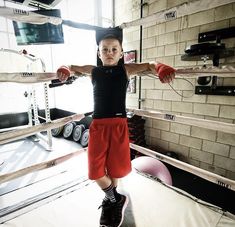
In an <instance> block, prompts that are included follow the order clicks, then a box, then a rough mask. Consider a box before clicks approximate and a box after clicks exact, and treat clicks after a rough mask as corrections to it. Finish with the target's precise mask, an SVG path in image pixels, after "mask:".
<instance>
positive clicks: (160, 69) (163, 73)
mask: <svg viewBox="0 0 235 227" xmlns="http://www.w3.org/2000/svg"><path fill="white" fill-rule="evenodd" d="M125 68H126V71H127V75H128V76H131V75H136V74H140V73H141V72H145V73H152V74H154V75H156V76H158V77H159V79H160V81H161V82H162V83H169V82H171V81H172V80H173V79H174V78H175V69H174V68H172V67H171V66H168V65H165V64H162V63H139V64H135V63H133V64H125ZM140 75H141V74H140Z"/></svg>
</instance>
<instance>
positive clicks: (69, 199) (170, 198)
mask: <svg viewBox="0 0 235 227" xmlns="http://www.w3.org/2000/svg"><path fill="white" fill-rule="evenodd" d="M201 71H203V72H204V73H205V72H210V73H211V71H213V72H214V73H215V71H216V74H217V75H219V76H224V77H226V76H228V77H233V75H234V72H235V69H234V68H233V67H223V68H220V69H218V68H213V67H212V68H209V69H208V71H207V70H206V69H205V68H201V69H200V68H196V69H192V68H188V69H178V70H177V71H176V78H177V77H178V78H182V77H186V76H187V75H188V76H190V77H195V76H197V75H198V73H200V72H201ZM190 72H193V73H190ZM23 75H24V74H23V73H7V74H5V73H1V77H0V78H1V80H2V81H1V82H6V81H11V82H13V81H14V82H16V83H22V81H24V82H23V83H45V81H47V82H49V81H51V79H52V78H53V79H54V78H56V75H55V74H53V73H28V74H27V77H25V76H23ZM128 111H129V112H131V113H132V115H138V116H141V117H145V118H146V117H147V118H152V119H161V120H164V121H174V122H178V123H182V124H187V125H194V126H198V127H201V128H209V129H211V130H219V131H222V132H226V133H231V134H235V126H234V124H228V123H224V122H218V121H212V120H204V119H198V118H197V119H196V118H192V117H183V116H178V115H171V114H167V113H161V112H156V111H148V110H141V109H128ZM88 114H90V113H80V114H79V113H78V114H74V115H72V116H69V117H64V118H61V119H57V120H52V121H50V122H45V123H41V124H39V125H33V126H28V127H26V128H23V129H15V130H12V131H6V132H2V133H1V134H0V146H2V147H4V146H6V147H7V146H10V147H11V146H14V144H16V143H19V141H22V140H23V139H24V138H26V137H28V136H29V135H33V134H35V133H38V132H40V131H48V130H51V129H53V128H58V127H60V126H61V125H65V124H66V123H68V122H72V121H74V120H80V119H82V118H83V117H84V116H86V115H88ZM53 139H55V138H53ZM55 144H57V142H56V143H55ZM130 147H131V148H132V149H134V150H136V151H138V152H140V153H142V154H144V155H146V156H148V157H152V158H154V159H155V160H158V161H161V162H162V163H167V164H170V165H172V166H175V167H177V168H179V169H183V170H185V171H187V172H190V173H193V174H195V175H196V176H199V177H201V178H204V179H206V180H208V181H210V182H213V183H215V184H219V185H220V186H222V187H225V188H227V189H229V190H232V191H234V190H235V181H233V180H231V179H227V178H225V177H222V176H219V175H217V174H214V173H211V172H208V171H206V170H202V169H200V168H198V167H195V166H192V165H190V164H187V163H185V162H182V161H180V160H176V159H174V158H171V157H169V156H166V155H164V154H161V153H158V152H156V151H152V150H150V149H148V148H145V147H141V146H138V145H136V144H130ZM50 153H51V152H50ZM52 153H54V152H52ZM55 153H56V152H55ZM86 155H87V150H86V148H79V149H75V150H74V151H72V152H71V151H70V152H69V151H66V152H64V153H63V155H61V153H60V155H58V154H55V156H52V157H50V158H47V159H46V160H44V161H40V162H38V163H31V164H30V165H28V166H25V167H23V168H18V169H17V170H14V171H9V170H8V171H7V172H4V168H3V169H2V171H1V175H0V183H1V184H0V185H1V187H2V188H1V190H3V191H4V187H6V188H7V187H9V185H11V184H12V185H14V184H15V182H18V183H19V182H26V183H25V184H23V186H22V185H21V186H20V187H18V188H14V190H9V191H7V192H5V193H3V194H2V195H1V196H0V198H1V201H2V203H1V206H0V223H1V224H0V226H6V227H7V226H24V227H27V226H31V225H32V223H37V224H36V225H37V226H45V227H47V226H48V227H49V226H57V227H59V226H64V225H67V226H71V227H73V226H95V225H96V224H97V223H98V221H99V215H100V211H99V210H97V208H98V206H99V203H100V201H101V200H102V198H103V193H102V191H100V190H98V188H97V186H96V184H95V183H94V182H92V181H90V180H88V178H87V172H86V169H87V168H86V164H85V163H86V162H87V161H86V159H87V156H86ZM134 160H135V159H134ZM78 163H80V165H79V164H78ZM78 166H80V167H81V166H82V169H81V168H79V169H78ZM39 173H40V174H39ZM32 176H34V177H32ZM35 176H36V177H35ZM27 178H30V179H31V181H29V182H27V180H26V179H27ZM32 179H33V180H32ZM1 190H0V191H1ZM120 190H122V191H123V193H125V194H128V195H129V197H130V201H131V202H130V204H129V205H128V207H127V211H126V213H125V220H124V223H123V225H122V226H139V227H144V226H146V227H148V226H169V227H170V226H172V227H173V226H192V227H193V226H201V227H203V226H205V227H210V226H211V227H213V226H228V227H230V226H234V225H235V216H234V214H232V213H230V212H228V211H225V210H223V209H222V208H220V207H218V206H215V205H213V204H210V203H207V202H205V201H202V200H200V199H198V198H196V197H194V196H192V195H190V194H188V193H187V192H185V191H183V190H180V189H178V188H176V187H174V186H172V185H170V184H167V183H165V182H164V181H162V180H161V179H160V178H158V177H156V176H152V175H150V174H147V173H142V172H140V171H138V170H136V168H133V171H132V173H131V174H129V175H128V176H127V177H125V178H124V179H122V180H121V183H120ZM143 192H146V193H145V196H144V197H143ZM88 214H90V215H91V216H92V218H87V215H88Z"/></svg>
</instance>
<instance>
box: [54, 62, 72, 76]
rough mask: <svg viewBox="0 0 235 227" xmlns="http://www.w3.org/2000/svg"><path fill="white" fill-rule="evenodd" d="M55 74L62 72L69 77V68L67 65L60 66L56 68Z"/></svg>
mask: <svg viewBox="0 0 235 227" xmlns="http://www.w3.org/2000/svg"><path fill="white" fill-rule="evenodd" d="M57 74H58V75H59V74H63V75H64V76H67V77H69V76H70V70H69V67H67V66H64V65H63V66H61V67H60V68H58V69H57Z"/></svg>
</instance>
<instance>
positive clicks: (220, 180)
mask: <svg viewBox="0 0 235 227" xmlns="http://www.w3.org/2000/svg"><path fill="white" fill-rule="evenodd" d="M130 148H132V149H134V150H136V151H138V152H140V153H142V154H145V155H147V156H150V157H153V158H157V159H159V160H160V161H163V162H165V163H168V164H170V165H172V166H175V167H177V168H179V169H182V170H185V171H187V172H189V173H192V174H194V175H197V176H199V177H201V178H203V179H206V180H208V181H210V182H213V183H216V184H218V185H220V186H223V187H226V188H228V189H231V190H233V191H235V181H233V180H230V179H228V178H225V177H222V176H220V175H217V174H215V173H211V172H209V171H207V170H203V169H201V168H199V167H196V166H192V165H190V164H188V163H185V162H182V161H179V160H177V159H174V158H171V157H169V156H166V155H163V154H160V153H158V152H156V151H152V150H150V149H148V148H145V147H141V146H139V145H136V144H132V143H130ZM83 151H87V148H83V149H79V150H78V151H75V152H72V153H69V154H66V155H63V156H60V157H58V158H55V159H52V160H49V161H45V162H42V163H38V164H35V165H32V166H29V167H26V168H22V169H20V170H17V171H14V172H11V173H7V174H3V175H0V183H4V182H7V181H10V180H13V179H16V178H18V177H22V176H24V175H27V174H29V173H33V172H36V171H40V170H43V169H47V168H51V167H53V166H56V165H58V164H61V163H63V162H65V161H67V160H69V159H71V158H73V157H75V156H77V155H78V154H80V153H81V152H83Z"/></svg>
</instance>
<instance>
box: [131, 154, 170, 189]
mask: <svg viewBox="0 0 235 227" xmlns="http://www.w3.org/2000/svg"><path fill="white" fill-rule="evenodd" d="M132 167H133V168H134V169H136V170H138V171H140V172H143V173H147V174H150V175H152V176H154V177H157V178H158V179H160V180H161V181H162V182H164V183H165V184H168V185H172V178H171V174H170V172H169V170H168V169H167V167H166V166H165V165H164V164H163V163H162V162H161V161H159V160H157V159H155V158H151V157H147V156H141V157H138V158H135V159H133V160H132Z"/></svg>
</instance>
